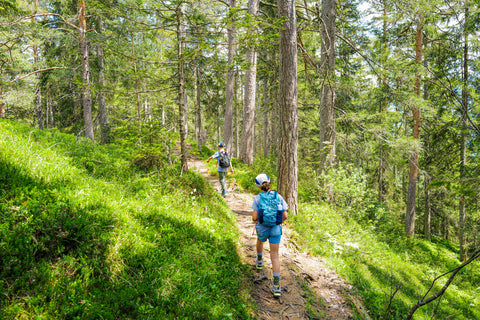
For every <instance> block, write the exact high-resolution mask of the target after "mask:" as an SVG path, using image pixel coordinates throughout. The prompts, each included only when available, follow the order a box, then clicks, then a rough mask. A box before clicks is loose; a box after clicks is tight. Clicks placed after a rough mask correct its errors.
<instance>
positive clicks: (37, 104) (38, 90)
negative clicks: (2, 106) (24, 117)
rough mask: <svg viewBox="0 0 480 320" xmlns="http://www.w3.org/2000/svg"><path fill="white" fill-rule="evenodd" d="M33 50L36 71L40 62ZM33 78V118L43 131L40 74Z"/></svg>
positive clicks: (36, 49)
mask: <svg viewBox="0 0 480 320" xmlns="http://www.w3.org/2000/svg"><path fill="white" fill-rule="evenodd" d="M34 7H35V9H34V12H38V0H35V3H34ZM34 21H35V20H34V18H33V17H32V18H31V23H32V28H33V24H34ZM32 50H33V63H34V66H35V67H36V68H37V69H38V64H39V62H40V57H39V54H38V47H37V45H35V44H34V45H33V46H32ZM35 78H36V79H37V85H36V90H35V117H36V118H37V125H38V127H39V128H40V129H43V110H42V104H43V103H42V86H41V84H40V73H36V74H35Z"/></svg>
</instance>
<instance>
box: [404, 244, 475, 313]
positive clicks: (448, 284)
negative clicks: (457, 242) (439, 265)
mask: <svg viewBox="0 0 480 320" xmlns="http://www.w3.org/2000/svg"><path fill="white" fill-rule="evenodd" d="M478 258H480V249H479V250H477V251H475V252H474V253H473V255H472V256H471V257H470V259H468V260H467V261H465V262H464V263H462V264H461V265H459V266H458V267H456V268H455V269H452V270H450V271H448V272H445V273H444V274H442V275H440V276H438V277H436V278H435V279H434V280H433V282H432V284H431V286H430V288H429V289H428V291H427V292H426V293H425V295H424V296H423V297H422V300H420V301H418V302H417V303H416V304H415V305H414V306H413V307H412V309H411V310H410V312H409V313H408V315H407V317H406V318H405V320H410V319H412V318H413V314H414V313H415V311H417V309H418V308H420V307H422V306H424V305H426V304H429V303H430V302H432V301H435V300H436V299H438V298H440V297H441V296H443V294H444V293H445V291H446V290H447V288H448V287H449V286H450V284H451V283H452V281H453V278H455V276H456V275H457V273H458V271H460V270H461V269H462V268H463V267H465V266H467V265H468V264H470V263H472V262H473V261H474V260H476V259H478ZM449 273H451V275H450V278H448V281H447V283H445V285H444V286H443V287H442V289H440V291H438V292H437V293H436V294H434V295H433V296H431V297H430V298H428V299H425V297H426V296H427V295H428V293H429V292H430V291H431V290H432V288H433V286H434V285H435V282H436V281H437V280H438V279H440V278H441V277H443V276H445V275H447V274H449Z"/></svg>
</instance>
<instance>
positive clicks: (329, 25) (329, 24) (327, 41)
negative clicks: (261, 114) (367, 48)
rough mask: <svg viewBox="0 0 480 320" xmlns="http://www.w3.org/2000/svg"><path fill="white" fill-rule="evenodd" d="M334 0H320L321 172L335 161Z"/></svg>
mask: <svg viewBox="0 0 480 320" xmlns="http://www.w3.org/2000/svg"><path fill="white" fill-rule="evenodd" d="M335 6H336V1H335V0H322V17H321V20H320V21H321V24H320V34H321V40H322V43H321V57H320V69H321V75H322V78H323V79H322V86H321V89H320V90H321V98H320V168H319V169H320V170H319V172H323V171H325V170H328V168H329V167H330V166H331V165H332V164H333V162H334V161H335V154H336V152H335V119H334V106H335V85H334V81H335V79H334V76H335V20H336V10H335Z"/></svg>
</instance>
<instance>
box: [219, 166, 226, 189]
mask: <svg viewBox="0 0 480 320" xmlns="http://www.w3.org/2000/svg"><path fill="white" fill-rule="evenodd" d="M226 175H227V173H226V172H221V171H219V172H218V180H220V185H221V186H222V194H224V193H226V192H227V178H226Z"/></svg>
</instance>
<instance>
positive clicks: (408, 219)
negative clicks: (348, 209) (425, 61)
mask: <svg viewBox="0 0 480 320" xmlns="http://www.w3.org/2000/svg"><path fill="white" fill-rule="evenodd" d="M417 19H418V20H417V34H416V37H415V61H416V62H417V65H418V66H419V67H420V65H421V63H422V51H423V21H422V20H423V18H422V16H421V15H420V14H419V16H418V17H417ZM421 80H422V76H421V75H420V72H417V75H416V80H415V95H416V96H417V97H418V98H420V97H421V94H420V87H421ZM412 114H413V139H414V140H415V141H416V142H417V143H419V142H420V128H421V118H420V107H418V106H413V107H412ZM417 177H418V150H416V149H414V150H412V151H411V158H410V174H409V177H408V193H407V212H406V214H405V234H406V235H407V237H411V238H413V237H414V236H415V200H416V196H417V195H416V189H417Z"/></svg>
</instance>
